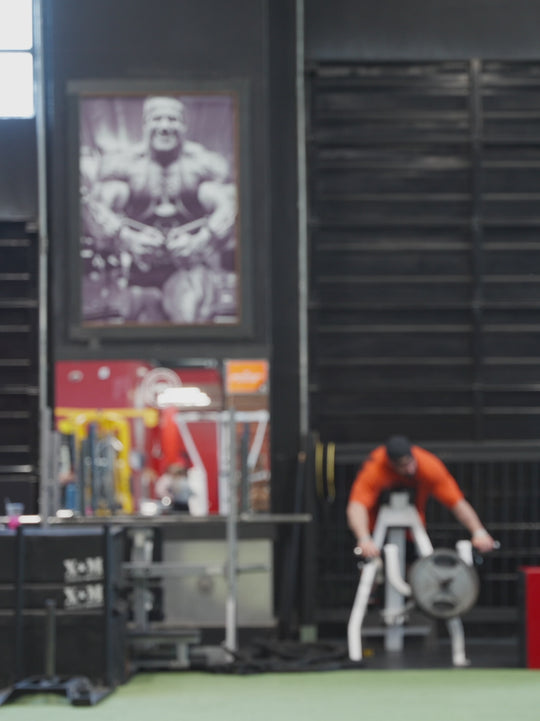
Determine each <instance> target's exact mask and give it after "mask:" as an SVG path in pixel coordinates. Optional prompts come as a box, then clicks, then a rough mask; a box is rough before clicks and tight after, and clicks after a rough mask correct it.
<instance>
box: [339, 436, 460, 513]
mask: <svg viewBox="0 0 540 721" xmlns="http://www.w3.org/2000/svg"><path fill="white" fill-rule="evenodd" d="M411 453H412V455H413V456H414V458H415V460H416V463H417V469H416V473H415V475H414V477H413V478H407V477H406V476H401V475H400V474H399V473H396V471H395V470H394V469H393V467H392V466H391V465H390V461H389V459H388V456H387V454H386V448H385V447H384V446H379V447H378V448H375V450H374V451H372V452H371V453H370V455H369V457H368V458H367V460H366V461H365V463H364V464H363V466H362V467H361V468H360V470H359V471H358V474H357V476H356V478H355V480H354V483H353V485H352V488H351V493H350V495H349V501H356V502H357V503H361V504H362V505H364V506H366V508H367V509H368V510H369V517H370V524H371V526H372V527H373V525H374V523H375V519H376V517H377V510H378V500H379V496H380V494H381V493H382V491H385V490H388V489H391V488H393V487H395V486H404V487H409V488H411V489H414V490H415V491H416V499H415V505H416V508H417V509H418V513H419V514H420V517H421V518H422V520H423V521H425V510H426V502H427V499H428V498H429V496H434V497H435V498H436V499H437V500H438V501H440V502H441V503H442V504H443V505H444V506H446V507H447V508H452V507H453V506H455V505H456V503H458V501H461V499H462V498H463V497H464V495H463V492H462V490H461V489H460V487H459V486H458V484H457V481H456V479H455V478H454V477H453V476H452V475H451V473H450V472H449V471H448V469H447V468H446V466H445V465H444V463H443V462H442V461H440V460H439V459H438V458H437V456H434V455H433V453H430V452H429V451H426V450H425V449H424V448H420V447H419V446H412V448H411Z"/></svg>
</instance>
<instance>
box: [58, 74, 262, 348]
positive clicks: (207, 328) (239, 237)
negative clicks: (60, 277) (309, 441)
mask: <svg viewBox="0 0 540 721" xmlns="http://www.w3.org/2000/svg"><path fill="white" fill-rule="evenodd" d="M67 93H68V133H69V137H68V143H69V150H68V158H69V161H68V162H69V168H68V179H69V183H68V187H69V203H68V212H69V231H68V238H67V242H68V249H67V258H68V263H67V273H68V275H67V279H66V288H67V295H68V302H67V315H68V324H69V336H70V337H71V338H72V339H74V340H84V339H88V340H91V339H103V340H107V339H125V340H131V341H137V340H139V339H140V340H145V339H155V340H159V339H164V340H166V339H171V338H174V339H178V340H183V339H188V340H203V341H204V340H212V339H216V340H229V339H230V340H235V339H249V338H251V337H252V336H253V312H252V307H253V302H252V292H253V284H252V235H251V198H250V182H249V158H250V150H249V147H250V133H249V122H248V121H249V118H248V84H247V81H246V80H243V79H237V78H236V79H227V80H184V81H179V80H175V81H166V80H162V81H157V80H132V81H126V80H122V81H118V80H108V81H103V80H99V81H92V80H81V81H73V82H71V83H69V84H68V87H67ZM162 98H165V99H171V98H172V100H173V101H179V103H181V104H182V107H183V119H184V121H185V126H186V128H187V130H186V135H185V141H184V151H185V152H186V154H187V153H188V151H189V153H190V155H189V156H188V159H187V161H184V170H183V171H178V167H176V168H174V167H173V168H172V170H171V171H170V172H169V174H168V176H167V177H166V178H165V179H163V177H164V176H166V175H167V173H166V172H165V171H163V173H162V172H161V170H160V171H159V172H158V174H160V173H161V176H163V177H161V180H160V182H161V184H162V185H163V186H166V187H167V192H168V193H170V194H171V196H172V197H173V198H174V199H175V202H176V198H179V200H178V202H177V203H176V206H178V207H181V211H179V210H178V207H176V209H175V211H174V215H173V218H172V220H171V219H170V217H169V216H167V217H166V218H165V220H162V217H161V215H159V216H158V215H157V213H158V208H157V206H158V204H160V205H159V211H160V212H161V209H162V207H164V206H166V207H167V208H168V206H167V203H162V202H161V200H159V201H157V200H156V199H155V198H153V199H152V196H155V195H156V194H157V191H156V189H155V187H154V186H153V187H152V188H151V189H150V191H147V192H146V197H145V198H143V200H142V201H141V197H142V195H139V196H138V199H137V200H136V201H135V200H134V201H133V202H132V203H131V209H130V210H129V212H131V211H132V210H133V208H134V207H135V208H136V209H137V210H139V211H140V209H141V206H142V205H144V204H145V203H146V204H147V205H148V197H150V203H151V204H152V206H153V207H152V210H151V211H149V209H148V207H146V208H144V209H143V213H142V214H141V215H142V216H144V217H143V219H142V220H141V219H140V218H139V219H137V217H134V218H133V219H131V218H128V221H129V225H130V229H133V228H134V229H135V230H136V231H138V230H139V227H142V226H143V225H144V226H146V225H147V224H148V225H149V226H150V227H151V228H153V230H154V231H155V230H156V228H158V227H159V230H160V232H161V231H162V228H163V227H166V228H169V229H166V230H165V231H163V234H165V233H170V228H171V227H172V228H173V231H174V223H175V222H178V223H179V224H180V225H181V226H182V228H185V227H190V221H191V217H193V216H194V215H195V216H196V208H195V209H194V206H197V208H199V210H200V205H197V202H195V201H193V203H194V205H192V206H188V200H190V199H191V198H192V196H194V194H195V195H200V194H199V193H198V188H201V187H204V188H205V193H206V194H207V195H208V194H209V192H210V191H209V190H208V188H211V187H216V188H218V186H219V185H220V183H222V182H223V184H224V187H227V188H228V189H231V188H232V189H233V190H234V192H235V195H236V201H235V205H234V220H233V222H232V224H231V226H230V231H229V235H228V236H227V235H225V237H221V238H220V237H218V239H217V242H216V244H215V245H216V246H218V248H217V249H216V247H215V246H214V245H212V243H213V240H212V241H211V242H210V244H209V247H210V250H209V251H208V253H207V255H208V256H209V257H206V258H205V257H204V252H206V251H204V252H203V251H200V252H197V253H195V252H193V253H191V255H190V253H189V252H187V254H186V255H181V256H180V258H174V259H173V260H174V262H169V255H168V253H169V251H168V249H167V250H165V251H163V255H164V256H165V257H161V258H159V260H155V261H152V260H150V261H149V262H146V260H145V262H140V263H139V262H137V263H136V264H135V263H134V261H133V257H131V258H129V257H126V255H127V256H129V255H130V254H129V253H128V252H127V251H126V250H125V246H124V247H123V249H122V250H118V248H116V247H115V246H114V242H113V241H111V240H110V237H112V235H113V234H114V233H113V232H111V236H109V235H107V233H108V230H105V231H103V230H100V229H98V230H96V227H98V226H99V225H100V224H99V223H96V218H97V219H98V220H99V221H101V220H102V215H103V213H102V211H101V210H99V209H98V210H97V211H95V210H94V209H95V207H98V206H96V205H95V203H94V199H95V197H96V195H95V187H96V185H97V180H96V178H97V177H98V178H99V181H100V182H101V181H103V179H104V178H105V181H106V182H108V183H109V186H110V187H114V185H115V183H116V184H117V185H118V188H119V189H120V190H119V196H120V197H122V198H123V197H125V196H126V193H130V192H131V187H132V186H135V185H137V188H139V189H140V187H141V183H143V185H144V183H147V182H150V183H152V182H153V183H154V185H156V183H157V181H156V179H155V177H153V176H154V175H155V174H156V173H155V172H154V168H150V167H149V164H150V161H148V163H146V165H145V162H146V160H145V153H144V143H143V140H144V138H143V135H144V134H145V133H146V137H147V138H148V137H149V135H150V134H151V132H152V131H151V130H150V131H149V130H148V129H146V130H143V112H144V111H143V108H146V107H147V106H146V105H145V103H146V102H147V101H149V103H150V105H151V104H152V102H153V100H156V99H158V102H159V99H162ZM152 99H153V100H152ZM165 103H167V100H165ZM173 104H174V103H173ZM145 117H146V115H145ZM186 148H187V149H186ZM222 161H223V162H222ZM105 163H108V167H107V169H106V170H105V171H103V170H100V171H99V176H98V175H96V173H97V172H98V171H97V170H96V167H97V166H100V167H102V166H103V165H104V164H105ZM186 163H187V164H186ZM190 163H191V164H190ZM197 163H199V165H197ZM202 165H204V171H202V170H200V168H201V167H202ZM223 167H226V168H227V173H228V175H227V177H226V178H225V179H223ZM198 168H199V169H198ZM193 169H194V170H193ZM179 172H180V176H181V177H180V176H178V173H179ZM203 172H204V173H207V174H209V177H208V178H206V176H204V175H203ZM212 173H213V174H214V175H212ZM171 177H172V178H173V179H172V180H170V178H171ZM141 178H143V180H141ZM175 178H176V179H175ZM201 178H202V179H203V181H204V182H206V185H204V186H203V182H200V181H201ZM167 183H168V184H169V185H167ZM184 188H186V191H185V193H186V194H185V197H184V198H183V199H182V192H183V189H184ZM135 192H138V191H133V195H135ZM141 192H142V191H141ZM104 195H105V193H104V192H103V191H100V192H99V193H98V197H99V199H100V201H101V198H102V197H104ZM110 195H111V196H113V197H115V191H112V192H111V193H110ZM89 198H91V203H92V205H91V207H92V210H91V211H90V213H89V210H88V208H89V200H88V199H89ZM116 202H117V201H116V200H114V201H111V203H110V205H107V209H106V213H107V214H108V213H109V212H112V214H113V217H114V216H118V212H117V207H116V206H115V203H116ZM190 202H191V201H190ZM168 205H171V204H170V203H169V204H168ZM231 207H232V206H231ZM184 211H185V216H184V217H183V218H182V219H181V220H178V218H179V217H180V215H181V212H184ZM167 212H168V210H167ZM171 212H172V211H171ZM121 214H122V215H123V219H122V223H124V219H125V218H126V217H127V215H128V210H126V208H125V207H123V208H122V211H121ZM89 215H90V220H89V219H88V216H89ZM225 215H226V213H225ZM148 217H150V218H151V221H148V220H147V218H148ZM186 217H187V218H188V221H187V222H186ZM208 217H209V215H206V217H205V216H204V215H203V216H201V218H199V219H197V218H195V220H194V221H191V225H194V226H195V227H196V229H195V234H196V233H197V223H198V222H199V223H200V224H202V225H206V220H207V219H208ZM156 218H157V220H155V219H156ZM114 224H116V220H115V221H114ZM156 224H159V226H158V225H156ZM166 224H169V225H168V226H167V225H166ZM101 225H103V224H101ZM105 227H107V225H105ZM143 230H145V231H146V228H143ZM169 237H170V236H169ZM159 242H160V244H161V240H160V241H159ZM165 244H168V240H167V241H166V242H164V243H163V244H162V245H163V247H164V246H165ZM159 247H161V245H160V246H159ZM159 252H161V251H159ZM181 252H182V253H184V251H183V250H182V251H181ZM157 254H158V251H156V254H155V257H156V258H157ZM139 260H140V258H139ZM111 264H112V265H111ZM198 264H199V265H198ZM175 265H176V266H179V267H174V266H175ZM126 266H127V267H128V271H127V272H126V270H125V268H126ZM141 266H142V269H141ZM134 268H135V273H134V272H133V269H134ZM173 268H174V269H173ZM146 269H149V272H148V273H146ZM169 273H170V275H168V274H169ZM172 275H174V278H172V279H171V276H172ZM126 276H127V277H126ZM159 277H164V278H166V280H164V281H163V284H162V285H160V282H159V280H155V278H159ZM133 278H134V280H133V282H132V283H131V281H130V279H133ZM141 278H143V280H142V281H141V280H140V279H141ZM139 282H140V283H141V285H142V287H143V290H142V291H141V292H140V293H139V289H140V287H141V286H140V285H138V283H139ZM171 288H172V290H173V293H170V292H167V291H170V289H171ZM192 288H195V291H194V292H191V289H192ZM156 289H157V290H156ZM135 291H137V293H136V292H135ZM158 291H159V292H160V293H161V300H160V297H159V295H158ZM190 293H191V295H190ZM102 296H104V297H106V301H103V297H102ZM141 296H142V297H143V300H142V301H141V304H142V305H141V307H142V308H143V310H144V312H142V313H140V314H139V315H135V310H137V309H138V308H139V299H140V297H141ZM192 296H193V297H192ZM133 297H135V302H132V299H133ZM184 298H188V299H189V302H186V304H185V307H186V311H185V312H184V310H181V308H183V307H184V306H182V305H181V301H182V299H184ZM111 299H112V300H111ZM164 299H165V300H164ZM177 301H178V304H177V305H175V303H177ZM145 303H146V306H145ZM167 303H168V305H167ZM197 304H198V305H197ZM205 305H206V308H205V309H202V307H203V306H205ZM158 307H159V311H157V312H156V309H158ZM164 307H167V308H168V309H171V308H172V310H173V315H171V316H168V315H167V316H166V317H163V318H162V317H159V314H160V312H161V313H164V311H163V308H164ZM195 307H196V308H197V310H194V309H195ZM174 313H176V315H174ZM205 313H206V314H207V315H206V317H203V315H204V314H205ZM156 316H158V317H156ZM179 316H182V317H180V318H179Z"/></svg>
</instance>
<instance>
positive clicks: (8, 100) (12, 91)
mask: <svg viewBox="0 0 540 721" xmlns="http://www.w3.org/2000/svg"><path fill="white" fill-rule="evenodd" d="M32 38H33V35H32V0H0V117H3V118H10V117H12V118H29V117H32V116H33V115H34V56H33V52H32V50H33V41H32Z"/></svg>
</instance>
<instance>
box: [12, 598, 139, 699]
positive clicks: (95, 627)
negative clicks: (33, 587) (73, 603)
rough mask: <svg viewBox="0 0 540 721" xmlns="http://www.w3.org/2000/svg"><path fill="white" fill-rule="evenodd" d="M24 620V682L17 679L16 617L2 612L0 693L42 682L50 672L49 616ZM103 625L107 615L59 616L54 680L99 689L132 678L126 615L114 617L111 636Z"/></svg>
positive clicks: (30, 614)
mask: <svg viewBox="0 0 540 721" xmlns="http://www.w3.org/2000/svg"><path fill="white" fill-rule="evenodd" d="M22 619H23V623H22V631H23V634H22V638H23V662H22V668H21V669H20V672H21V678H17V669H16V664H15V659H16V649H15V639H16V630H15V629H16V622H15V614H14V613H12V612H6V611H2V612H0V638H2V653H1V654H0V687H5V686H9V685H11V684H13V683H14V682H15V681H19V680H21V679H22V678H28V677H29V676H41V675H43V674H44V673H45V670H46V666H45V654H46V638H47V616H46V613H45V612H36V611H25V612H24V613H23V616H22ZM105 620H106V619H105V615H104V613H103V612H86V613H70V612H64V611H58V612H57V613H56V615H55V629H56V633H55V634H54V638H55V645H56V654H55V673H56V675H58V676H61V677H70V678H71V677H73V676H87V677H88V678H89V679H90V680H91V681H92V682H93V683H94V684H95V685H98V686H117V685H119V684H121V683H125V681H126V680H127V677H128V672H129V669H128V656H127V643H126V614H125V613H124V612H118V611H116V612H114V613H113V614H112V616H111V618H110V623H109V624H108V631H109V633H107V630H106V626H105ZM107 636H108V640H107ZM108 646H109V648H108Z"/></svg>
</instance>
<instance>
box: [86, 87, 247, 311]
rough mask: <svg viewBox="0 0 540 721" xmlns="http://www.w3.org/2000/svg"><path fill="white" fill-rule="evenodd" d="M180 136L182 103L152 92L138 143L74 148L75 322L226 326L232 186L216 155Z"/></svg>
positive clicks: (232, 279)
mask: <svg viewBox="0 0 540 721" xmlns="http://www.w3.org/2000/svg"><path fill="white" fill-rule="evenodd" d="M109 102H111V101H109ZM117 102H118V101H117ZM120 102H123V103H124V104H125V107H129V104H128V102H127V101H125V100H124V101H120ZM90 107H91V106H90ZM116 112H118V107H116ZM125 112H126V111H125V109H124V114H125ZM83 121H84V122H86V125H89V124H90V125H92V117H91V114H90V111H88V115H87V117H83ZM93 131H94V134H99V133H97V132H96V128H93ZM231 134H232V133H231ZM186 136H187V124H186V112H185V104H184V103H183V102H182V101H181V100H180V99H179V98H177V97H169V96H152V97H148V98H147V99H146V100H145V101H144V104H143V105H142V141H140V142H137V143H135V144H132V145H131V146H128V147H127V148H126V145H125V143H124V145H123V147H121V149H120V150H118V149H117V148H115V149H114V150H113V151H110V152H104V151H103V148H100V151H99V152H98V153H96V151H95V149H92V151H91V152H88V148H86V149H85V150H86V155H85V152H84V149H82V150H81V163H80V165H81V184H82V185H81V187H82V196H81V220H82V235H83V238H82V247H81V254H82V258H83V267H84V272H83V279H82V289H83V293H82V300H83V321H85V322H93V323H99V324H105V323H109V324H118V323H138V324H155V323H163V322H165V323H167V322H170V323H174V324H179V325H192V324H205V323H219V322H234V321H235V320H236V315H237V312H238V309H237V307H236V305H237V301H236V280H237V279H236V274H235V262H234V255H235V244H236V238H235V225H236V217H237V197H236V196H237V193H236V185H235V182H234V178H233V177H232V174H231V168H230V167H229V163H228V162H227V160H226V158H225V157H224V155H222V154H220V153H218V152H215V151H213V150H209V149H207V148H206V147H205V146H204V145H203V144H202V143H200V142H194V141H192V140H189V139H188V138H187V137H186Z"/></svg>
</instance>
